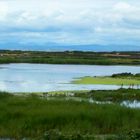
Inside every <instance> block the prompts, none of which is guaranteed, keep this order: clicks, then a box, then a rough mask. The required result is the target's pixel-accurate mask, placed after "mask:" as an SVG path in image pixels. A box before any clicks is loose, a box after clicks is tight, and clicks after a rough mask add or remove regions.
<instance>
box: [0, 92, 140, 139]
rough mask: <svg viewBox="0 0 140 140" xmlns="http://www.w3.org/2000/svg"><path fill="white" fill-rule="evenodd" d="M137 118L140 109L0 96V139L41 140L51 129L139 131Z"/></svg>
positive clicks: (66, 132)
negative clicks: (26, 139)
mask: <svg viewBox="0 0 140 140" xmlns="http://www.w3.org/2000/svg"><path fill="white" fill-rule="evenodd" d="M139 118H140V109H130V108H126V107H123V106H119V105H117V104H104V105H97V104H90V103H88V102H76V101H72V100H69V101H66V100H61V101H58V100H47V99H46V98H40V97H39V96H36V95H29V96H26V97H25V96H15V95H9V94H6V93H1V94H0V137H11V138H16V139H20V138H23V137H30V138H34V139H41V138H43V137H45V136H46V135H45V134H47V133H48V131H51V130H58V131H59V132H61V134H63V135H75V134H80V135H89V136H93V135H94V136H95V135H101V134H109V135H110V134H111V135H112V134H113V135H114V134H119V133H122V132H126V131H130V130H132V129H140V125H139ZM52 135H53V133H52ZM44 139H46V140H49V139H47V138H44ZM76 139H77V138H75V140H76ZM62 140H63V139H62Z"/></svg>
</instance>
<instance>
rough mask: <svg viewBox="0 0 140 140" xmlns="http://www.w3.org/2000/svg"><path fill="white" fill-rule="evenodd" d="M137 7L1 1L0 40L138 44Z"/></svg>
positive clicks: (74, 0)
mask: <svg viewBox="0 0 140 140" xmlns="http://www.w3.org/2000/svg"><path fill="white" fill-rule="evenodd" d="M139 7H140V1H139V0H133V2H132V1H131V0H127V1H126V0H123V1H122V0H106V1H104V0H98V1H95V0H67V1H66V0H47V1H46V0H40V1H34V0H24V1H23V0H20V1H19V0H11V1H10V0H9V1H6V2H4V0H2V1H1V2H0V25H1V26H0V31H1V37H2V36H3V38H4V37H5V39H6V37H7V38H8V36H13V37H14V38H16V37H20V36H21V38H20V42H24V41H25V42H26V40H34V41H36V42H37V40H38V41H43V42H45V41H46V42H47V41H48V42H51V41H56V42H58V43H59V42H66V43H69V42H70V43H81V42H82V43H83V42H84V43H92V42H93V43H100V42H104V43H105V42H106V43H110V41H109V39H110V40H114V43H115V40H116V38H117V39H118V41H119V39H120V40H121V41H123V39H124V41H125V42H126V40H127V39H129V40H130V39H132V40H136V39H137V40H138V38H139V39H140V37H139V34H140V30H139V29H140V16H139V15H140V10H139ZM124 35H125V36H124ZM27 36H28V37H27ZM1 40H2V39H1ZM27 42H28V41H27ZM134 43H135V42H134Z"/></svg>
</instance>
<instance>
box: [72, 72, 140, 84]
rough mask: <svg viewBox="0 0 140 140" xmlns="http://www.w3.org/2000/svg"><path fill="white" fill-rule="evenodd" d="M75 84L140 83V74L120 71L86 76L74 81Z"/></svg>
mask: <svg viewBox="0 0 140 140" xmlns="http://www.w3.org/2000/svg"><path fill="white" fill-rule="evenodd" d="M72 83H74V84H101V85H137V86H138V85H140V74H131V73H120V74H113V75H112V76H95V77H91V76H86V77H81V78H77V79H75V80H74V81H72Z"/></svg>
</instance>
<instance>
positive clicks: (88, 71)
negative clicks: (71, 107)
mask: <svg viewBox="0 0 140 140" xmlns="http://www.w3.org/2000/svg"><path fill="white" fill-rule="evenodd" d="M122 72H131V73H140V67H139V66H98V65H94V66H93V65H92V66H91V65H54V64H52V65H51V64H4V65H0V90H1V91H9V92H45V91H56V90H92V89H117V88H120V86H114V85H74V84H70V82H71V81H72V80H73V79H74V78H77V77H83V76H107V75H112V74H113V73H122Z"/></svg>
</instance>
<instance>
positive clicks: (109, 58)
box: [0, 50, 140, 65]
mask: <svg viewBox="0 0 140 140" xmlns="http://www.w3.org/2000/svg"><path fill="white" fill-rule="evenodd" d="M139 58H140V52H80V51H79V52H78V51H77V52H76V51H66V52H36V51H8V50H7V51H6V50H3V51H2V50H1V51H0V64H5V63H43V64H90V65H140V59H139Z"/></svg>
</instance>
